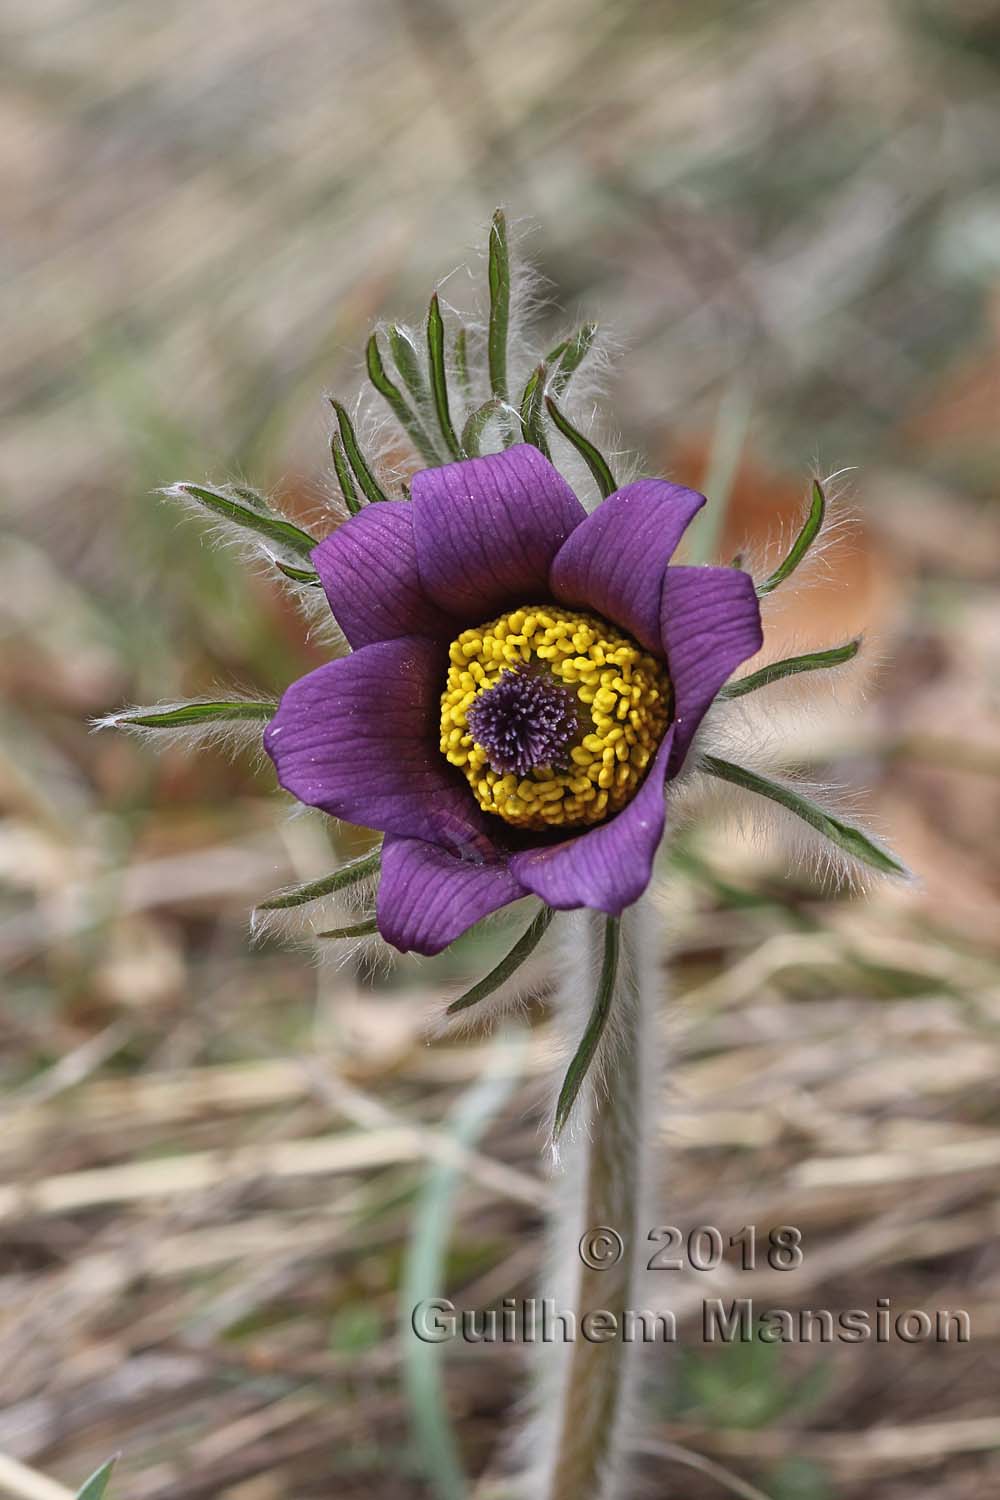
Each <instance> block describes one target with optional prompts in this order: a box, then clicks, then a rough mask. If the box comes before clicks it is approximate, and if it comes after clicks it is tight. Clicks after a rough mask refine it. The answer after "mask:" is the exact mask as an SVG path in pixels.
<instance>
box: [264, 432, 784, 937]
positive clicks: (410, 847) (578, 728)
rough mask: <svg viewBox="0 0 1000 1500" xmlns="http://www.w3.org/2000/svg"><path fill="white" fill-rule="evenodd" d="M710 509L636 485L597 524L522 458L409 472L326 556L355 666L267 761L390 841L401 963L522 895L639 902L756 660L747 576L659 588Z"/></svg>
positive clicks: (313, 703) (392, 924)
mask: <svg viewBox="0 0 1000 1500" xmlns="http://www.w3.org/2000/svg"><path fill="white" fill-rule="evenodd" d="M703 503H704V502H703V497H702V496H701V495H698V494H696V493H694V492H693V491H692V490H688V489H684V488H682V487H681V486H678V485H674V484H668V483H666V482H664V481H662V480H655V479H644V480H640V481H638V482H637V483H634V484H630V485H626V486H625V487H624V488H622V489H619V490H617V491H615V492H614V493H613V494H611V495H610V496H608V498H606V499H605V500H604V501H603V503H602V504H601V505H600V506H598V508H597V509H596V510H595V511H593V512H592V513H590V514H588V513H587V512H586V511H585V510H584V508H583V506H582V505H581V504H580V502H579V501H578V500H577V498H576V496H575V495H574V494H573V492H572V490H571V489H570V488H569V486H568V484H567V483H566V481H565V480H564V479H563V478H562V477H561V475H560V474H559V473H558V472H557V470H556V469H555V468H554V467H553V465H552V464H551V463H550V462H549V461H548V459H546V458H545V457H544V456H543V454H542V453H541V452H540V451H539V450H538V449H537V448H535V447H533V446H530V445H528V444H523V445H520V446H517V447H513V448H508V449H506V450H505V451H503V452H501V453H495V454H491V455H488V456H486V457H483V458H475V459H469V460H464V461H459V462H456V463H453V464H448V465H446V466H445V467H443V468H437V469H425V470H423V471H422V472H420V473H418V474H416V475H415V476H414V479H413V483H412V498H411V499H410V500H409V501H388V502H385V503H380V504H377V505H368V506H366V507H365V508H364V509H362V510H360V511H359V512H358V514H356V515H354V516H352V517H351V518H350V519H349V520H348V521H347V522H346V523H345V524H344V525H342V526H341V527H340V529H339V530H337V531H336V532H334V534H333V535H332V536H331V537H328V538H327V539H326V541H324V542H321V543H320V545H319V546H318V547H317V548H316V550H315V551H314V553H313V563H314V566H315V568H316V571H317V573H318V574H319V577H320V579H321V580H322V583H323V587H324V589H325V591H326V595H327V598H328V600H329V602H330V606H331V609H332V610H333V613H334V615H335V617H336V619H337V621H338V623H339V625H340V627H341V629H342V630H343V633H344V635H345V636H346V638H347V640H348V642H349V644H350V646H351V648H352V650H351V654H350V655H349V656H346V657H343V658H341V659H339V660H336V661H332V662H330V663H328V664H327V665H326V666H323V667H320V668H319V669H318V670H317V671H315V672H312V673H310V674H309V675H308V676H307V677H304V678H302V679H300V680H299V681H298V682H296V683H293V684H292V686H291V687H290V688H289V689H288V690H287V692H286V693H285V695H284V697H283V699H282V701H281V704H280V707H279V709H278V712H277V714H276V715H275V717H274V719H273V720H272V721H271V723H270V724H269V726H268V728H267V731H266V733H265V746H266V748H267V750H268V753H269V754H270V755H271V757H272V758H273V760H274V763H275V766H276V768H277V772H278V777H279V780H280V781H281V783H282V785H283V786H285V787H286V788H287V789H288V790H289V791H290V792H292V793H293V794H294V795H295V796H296V797H298V798H299V799H300V800H301V801H303V802H306V803H309V804H311V805H313V806H315V807H319V808H322V809H323V810H324V811H326V812H329V813H332V814H334V815H335V816H337V817H340V818H345V819H347V820H348V821H349V822H354V823H361V824H364V825H366V826H368V827H370V828H375V829H379V830H380V831H382V832H383V833H384V834H385V843H384V847H383V857H382V878H381V882H380V886H379V892H378V903H377V917H378V926H379V930H380V932H381V933H382V935H383V937H385V938H386V939H387V940H388V941H389V942H390V943H392V944H393V945H394V946H395V947H397V948H400V949H402V950H404V951H406V950H410V949H412V950H415V951H417V952H420V953H436V952H439V951H440V950H441V949H442V948H444V947H446V946H447V945H448V944H449V943H450V942H451V941H452V940H453V939H454V938H456V937H457V936H458V935H459V934H460V933H461V932H463V931H465V929H466V928H467V927H469V926H471V925H472V923H474V922H476V921H477V920H479V919H480V918H481V917H484V916H486V915H488V914H489V913H490V912H493V911H495V910H497V909H498V908H499V907H501V906H504V905H506V904H507V903H508V902H511V901H515V900H517V899H518V898H520V897H521V896H525V895H529V894H534V895H536V896H539V897H541V899H542V900H543V901H545V902H546V903H547V905H549V906H551V907H556V908H561V909H566V908H572V907H579V906H587V907H592V908H595V909H597V910H600V911H603V912H607V913H609V914H610V915H617V914H618V913H620V912H621V911H622V910H623V909H624V908H625V907H626V906H628V905H629V904H630V903H631V902H633V901H635V900H636V898H637V897H638V896H639V895H641V893H642V891H643V890H644V889H645V887H646V885H647V884H648V882H649V879H650V874H651V870H652V864H653V858H654V855H655V853H656V849H657V845H658V844H659V841H660V838H661V835H662V832H663V826H664V820H665V798H664V788H665V783H666V782H667V781H668V780H669V779H670V778H672V777H674V776H676V775H677V773H678V772H679V771H680V769H681V767H682V765H683V764H684V760H685V757H686V756H687V753H688V750H689V749H690V746H691V742H692V740H693V738H694V735H695V733H696V731H697V729H698V726H699V724H700V723H701V720H702V718H703V717H704V715H705V714H706V712H707V711H708V709H709V708H710V706H711V704H712V702H713V700H714V699H715V697H716V695H717V693H718V692H719V689H720V688H721V687H722V686H723V684H724V683H725V682H726V680H727V679H728V678H729V677H730V675H731V674H732V673H733V671H734V670H735V669H736V668H737V667H738V666H740V664H741V663H742V662H744V661H746V660H747V658H748V657H751V656H753V655H754V654H755V653H756V652H757V651H758V650H759V648H760V645H761V625H760V611H759V607H758V602H757V594H756V591H755V588H754V585H753V581H752V579H751V578H750V577H749V576H748V575H747V574H745V573H743V572H741V571H740V570H739V569H734V568H716V567H678V566H671V558H672V556H673V553H674V550H675V548H676V546H677V544H678V542H679V541H680V538H681V536H682V534H683V532H684V530H685V528H686V527H687V525H688V523H689V521H690V520H691V518H692V517H693V515H694V514H695V512H696V511H697V510H698V508H699V507H700V506H701V505H702V504H703Z"/></svg>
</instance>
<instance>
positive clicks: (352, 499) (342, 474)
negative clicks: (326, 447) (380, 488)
mask: <svg viewBox="0 0 1000 1500" xmlns="http://www.w3.org/2000/svg"><path fill="white" fill-rule="evenodd" d="M330 455H331V457H332V458H333V467H334V469H335V470H336V474H337V483H338V484H339V486H340V493H341V495H342V496H343V497H344V504H345V505H346V506H347V510H348V514H349V515H352V516H356V515H357V513H358V511H359V510H360V509H361V501H360V500H359V499H358V492H357V490H356V489H355V488H354V480H353V479H352V478H351V470H350V468H349V466H348V463H347V454H346V453H345V452H344V445H343V443H342V442H341V441H340V434H339V432H335V433H334V434H333V436H332V437H331V439H330Z"/></svg>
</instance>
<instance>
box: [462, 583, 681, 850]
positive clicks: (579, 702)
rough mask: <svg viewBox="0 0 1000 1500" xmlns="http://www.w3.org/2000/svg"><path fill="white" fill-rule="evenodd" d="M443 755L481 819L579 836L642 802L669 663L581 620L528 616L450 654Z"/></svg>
mask: <svg viewBox="0 0 1000 1500" xmlns="http://www.w3.org/2000/svg"><path fill="white" fill-rule="evenodd" d="M449 660H450V666H449V668H448V679H447V683H446V686H445V691H444V693H443V694H442V697H441V750H442V753H443V754H444V755H445V756H446V757H447V759H448V760H449V761H450V762H451V764H452V765H453V766H457V767H459V769H460V770H461V771H463V772H464V774H465V776H466V779H467V780H468V782H469V785H470V787H471V788H472V791H473V794H474V796H475V798H476V800H477V802H478V803H479V805H480V807H482V808H483V809H484V811H486V812H489V813H494V814H495V815H496V816H497V817H500V818H503V819H504V820H505V821H506V822H508V823H513V824H514V825H515V826H516V827H519V828H537V829H543V828H557V827H565V826H568V827H583V826H586V825H588V824H591V823H598V822H600V821H601V819H602V818H605V817H607V816H609V815H610V814H611V813H616V812H618V811H619V810H620V809H621V808H622V807H624V806H625V804H626V803H627V802H628V801H629V800H630V799H631V798H632V797H633V796H634V795H635V793H636V791H637V790H638V788H639V786H640V784H641V782H642V778H643V776H644V774H645V772H646V768H647V766H648V765H649V762H650V761H651V760H652V758H653V756H654V754H655V753H656V748H657V746H658V745H659V743H660V740H661V739H662V738H663V734H664V731H665V730H666V727H667V724H668V723H669V720H670V679H669V677H668V676H667V671H666V668H665V667H664V665H663V663H662V662H659V661H657V660H656V658H655V657H654V656H651V655H650V654H649V653H648V652H645V651H643V649H642V647H641V646H640V645H639V644H638V643H637V642H636V641H634V640H632V638H631V637H630V636H628V635H625V634H624V632H623V631H620V630H617V629H616V628H615V627H614V626H613V625H609V624H607V622H606V621H604V620H601V619H598V618H597V616H596V615H587V614H582V613H579V612H577V611H575V610H566V609H558V608H556V607H555V606H553V605H548V604H541V605H529V606H526V607H525V608H523V609H515V610H512V611H511V612H510V613H509V614H505V615H501V616H500V618H499V619H497V620H491V621H490V622H489V624H486V625H480V626H476V627H474V628H473V629H470V630H464V631H463V632H462V634H461V635H460V636H459V637H458V638H457V639H456V640H454V641H452V643H451V646H450V648H449Z"/></svg>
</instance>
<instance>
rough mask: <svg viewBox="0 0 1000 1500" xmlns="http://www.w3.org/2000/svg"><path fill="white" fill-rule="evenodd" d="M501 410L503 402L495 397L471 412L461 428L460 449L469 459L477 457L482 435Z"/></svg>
mask: <svg viewBox="0 0 1000 1500" xmlns="http://www.w3.org/2000/svg"><path fill="white" fill-rule="evenodd" d="M503 409H504V404H503V402H502V401H499V400H498V399H497V398H496V396H491V397H490V399H489V400H488V401H484V402H483V404H482V406H478V407H477V408H476V410H475V411H474V412H472V414H471V415H470V417H469V419H468V421H467V422H466V424H465V426H464V427H463V428H462V447H463V448H464V449H465V451H466V453H467V454H468V455H469V457H470V458H478V457H479V445H480V443H481V442H482V439H483V433H484V432H485V431H486V428H487V426H488V424H489V423H490V422H491V421H492V420H493V418H494V417H497V416H499V415H500V413H501V412H502V411H503Z"/></svg>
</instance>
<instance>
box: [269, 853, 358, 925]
mask: <svg viewBox="0 0 1000 1500" xmlns="http://www.w3.org/2000/svg"><path fill="white" fill-rule="evenodd" d="M381 862H382V850H381V848H378V849H373V850H372V852H371V853H370V854H363V855H362V856H361V857H360V859H354V860H352V861H351V863H350V864H348V865H344V866H343V867H342V868H341V869H339V870H334V871H333V873H332V874H330V875H322V876H321V877H320V878H319V880H310V881H309V882H308V883H307V884H306V885H297V886H295V887H294V888H293V889H292V890H289V891H283V892H282V893H281V894H280V895H278V896H271V897H270V899H269V900H267V901H259V902H258V903H257V907H258V910H259V911H288V910H290V909H291V908H292V907H294V906H305V905H306V904H307V903H308V902H309V901H318V900H319V899H320V897H321V896H330V895H332V894H333V892H334V891H343V890H346V889H347V887H348V886H352V885H357V883H358V881H359V880H365V879H367V877H368V876H369V875H374V874H375V872H376V871H377V869H378V867H379V865H380V864H381Z"/></svg>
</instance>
